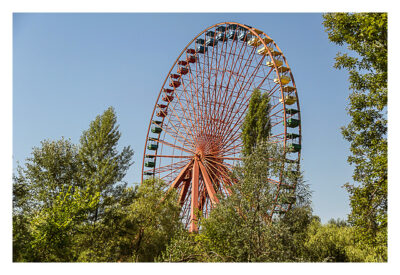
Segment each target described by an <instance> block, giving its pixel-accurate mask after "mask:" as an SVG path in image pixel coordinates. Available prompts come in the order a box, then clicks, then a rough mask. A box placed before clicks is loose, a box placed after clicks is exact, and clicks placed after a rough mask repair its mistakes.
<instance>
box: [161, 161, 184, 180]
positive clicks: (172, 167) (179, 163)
mask: <svg viewBox="0 0 400 275" xmlns="http://www.w3.org/2000/svg"><path fill="white" fill-rule="evenodd" d="M187 162H188V160H187V159H184V160H181V161H177V162H174V163H171V164H167V165H164V166H160V167H157V168H155V169H154V173H157V174H163V173H165V172H168V171H169V172H170V174H174V173H177V171H179V170H180V169H182V168H183V167H185V165H186V164H187ZM164 178H165V176H164Z"/></svg>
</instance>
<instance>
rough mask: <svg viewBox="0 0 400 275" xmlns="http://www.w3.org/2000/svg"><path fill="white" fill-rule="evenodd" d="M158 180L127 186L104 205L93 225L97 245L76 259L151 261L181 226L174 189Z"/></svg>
mask: <svg viewBox="0 0 400 275" xmlns="http://www.w3.org/2000/svg"><path fill="white" fill-rule="evenodd" d="M164 187H165V186H164V185H163V183H162V182H161V181H158V180H146V181H145V182H144V183H143V184H141V185H140V186H136V188H134V189H133V188H127V189H126V191H125V199H122V200H119V201H118V202H117V203H115V204H113V205H112V207H108V208H106V210H105V212H104V214H103V219H102V221H101V222H99V223H98V225H97V226H96V235H97V238H96V240H97V242H98V243H97V244H96V246H90V247H89V248H88V249H86V250H85V251H84V252H83V253H81V254H80V258H79V259H78V261H95V262H152V261H154V259H155V257H158V256H159V255H160V254H161V252H162V251H163V250H164V249H165V247H166V245H167V244H168V243H169V242H170V240H171V239H172V238H173V237H174V236H175V235H176V234H177V232H179V231H180V230H181V229H182V223H181V221H180V217H179V214H180V208H179V206H178V204H177V203H176V200H177V194H176V193H175V192H169V193H167V194H166V193H165V192H164Z"/></svg>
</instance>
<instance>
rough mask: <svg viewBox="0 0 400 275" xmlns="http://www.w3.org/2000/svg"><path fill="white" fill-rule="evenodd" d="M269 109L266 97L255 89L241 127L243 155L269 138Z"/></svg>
mask: <svg viewBox="0 0 400 275" xmlns="http://www.w3.org/2000/svg"><path fill="white" fill-rule="evenodd" d="M270 108H271V106H270V104H269V97H268V95H267V94H266V93H264V94H261V92H260V90H259V89H255V90H254V91H253V93H252V95H251V98H250V102H249V107H248V109H247V113H246V117H245V119H244V122H243V125H242V136H241V137H242V141H243V147H242V153H243V155H245V156H246V155H249V154H250V153H251V151H252V150H253V148H254V147H255V146H256V145H257V143H260V142H262V141H265V140H267V138H268V137H269V135H270V131H271V123H270V121H269V110H270Z"/></svg>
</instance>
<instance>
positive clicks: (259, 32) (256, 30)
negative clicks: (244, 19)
mask: <svg viewBox="0 0 400 275" xmlns="http://www.w3.org/2000/svg"><path fill="white" fill-rule="evenodd" d="M252 30H253V31H255V33H256V34H262V33H263V32H262V31H260V30H259V29H256V28H252Z"/></svg>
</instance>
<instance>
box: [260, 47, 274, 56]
mask: <svg viewBox="0 0 400 275" xmlns="http://www.w3.org/2000/svg"><path fill="white" fill-rule="evenodd" d="M268 49H269V50H270V51H271V52H273V51H274V49H272V48H271V47H268ZM257 53H258V54H262V55H267V54H268V50H267V48H265V47H262V48H260V49H258V50H257Z"/></svg>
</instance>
